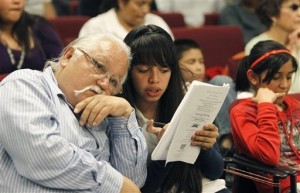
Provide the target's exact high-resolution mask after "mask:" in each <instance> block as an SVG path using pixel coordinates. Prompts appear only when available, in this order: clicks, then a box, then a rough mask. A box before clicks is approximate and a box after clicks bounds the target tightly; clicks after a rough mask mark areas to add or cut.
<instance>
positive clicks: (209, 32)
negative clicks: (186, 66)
mask: <svg viewBox="0 0 300 193" xmlns="http://www.w3.org/2000/svg"><path fill="white" fill-rule="evenodd" d="M171 30H172V32H173V34H174V37H175V39H180V38H190V39H193V40H195V41H197V42H198V44H199V45H200V46H201V47H202V49H203V54H204V57H205V65H206V68H207V72H208V73H209V72H210V70H212V71H214V70H215V71H216V72H215V73H212V74H211V75H209V76H208V78H212V77H211V76H214V75H217V74H222V72H221V71H222V68H223V70H224V71H225V67H226V64H227V60H228V58H230V57H231V56H233V55H234V54H236V53H239V52H242V51H243V50H244V42H243V33H242V31H241V29H240V28H239V27H237V26H219V25H212V26H202V27H199V28H172V29H171ZM227 73H228V72H227Z"/></svg>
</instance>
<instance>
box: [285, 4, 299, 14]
mask: <svg viewBox="0 0 300 193" xmlns="http://www.w3.org/2000/svg"><path fill="white" fill-rule="evenodd" d="M299 7H300V5H299V4H296V3H293V4H291V5H290V6H288V8H290V9H291V10H292V11H293V12H296V11H298V9H299Z"/></svg>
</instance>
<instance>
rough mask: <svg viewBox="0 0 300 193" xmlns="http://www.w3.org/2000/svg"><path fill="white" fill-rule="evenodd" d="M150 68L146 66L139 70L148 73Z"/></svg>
mask: <svg viewBox="0 0 300 193" xmlns="http://www.w3.org/2000/svg"><path fill="white" fill-rule="evenodd" d="M149 70H150V68H146V69H138V71H139V72H141V73H147V72H149Z"/></svg>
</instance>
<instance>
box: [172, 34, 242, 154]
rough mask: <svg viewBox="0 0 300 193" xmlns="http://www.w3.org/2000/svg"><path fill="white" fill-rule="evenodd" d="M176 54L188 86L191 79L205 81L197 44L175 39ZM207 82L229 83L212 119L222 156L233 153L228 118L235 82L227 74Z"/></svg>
mask: <svg viewBox="0 0 300 193" xmlns="http://www.w3.org/2000/svg"><path fill="white" fill-rule="evenodd" d="M174 44H175V46H176V53H177V54H176V55H177V59H178V62H179V67H180V70H181V73H182V76H183V79H184V81H185V84H186V85H187V86H188V85H190V84H191V83H192V81H193V80H198V81H203V82H207V81H206V79H205V58H204V56H203V53H202V49H201V47H200V46H199V44H198V43H197V42H196V41H194V40H192V39H176V40H175V41H174ZM208 83H210V84H213V85H218V86H222V85H223V84H224V83H225V84H229V85H230V90H229V93H228V94H227V97H226V98H225V101H224V103H223V105H222V107H221V109H220V111H219V113H218V115H217V117H216V119H215V121H214V123H215V124H216V126H217V127H218V128H219V134H220V136H219V138H218V144H219V147H220V150H221V153H222V155H223V156H227V155H228V154H230V153H233V142H232V137H231V133H230V129H231V124H230V120H229V113H228V112H229V108H230V105H231V103H232V102H233V101H235V100H236V96H237V93H236V91H235V83H234V81H233V80H232V78H230V77H229V76H225V75H217V76H215V77H214V78H212V79H211V80H210V81H208Z"/></svg>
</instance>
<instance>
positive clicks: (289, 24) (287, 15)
mask: <svg viewBox="0 0 300 193" xmlns="http://www.w3.org/2000/svg"><path fill="white" fill-rule="evenodd" d="M298 6H300V1H299V0H287V1H284V2H283V3H282V5H281V9H280V13H279V16H278V17H274V18H273V19H274V21H275V22H274V27H276V26H277V27H279V28H281V29H283V30H284V31H286V32H288V33H291V32H293V31H294V30H296V29H298V28H300V9H299V8H300V7H298Z"/></svg>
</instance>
